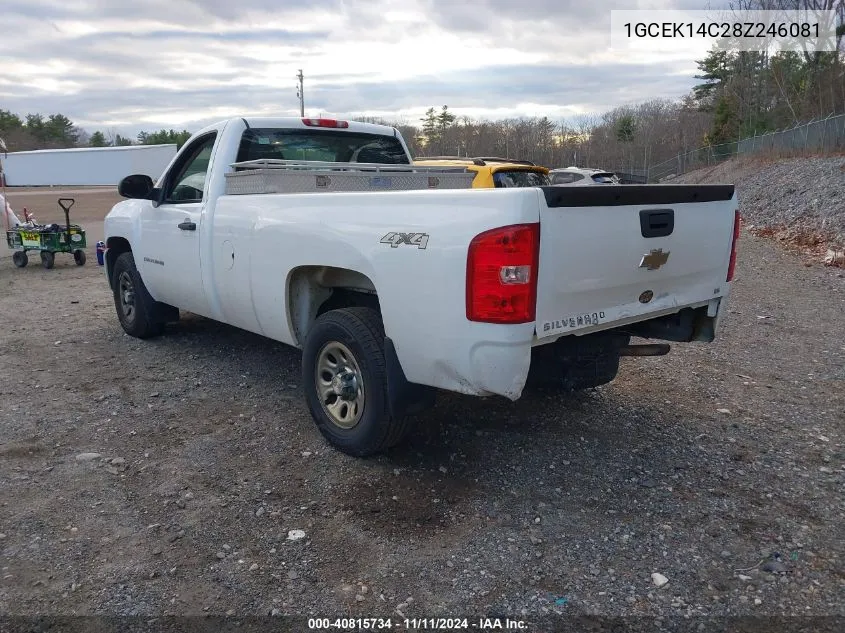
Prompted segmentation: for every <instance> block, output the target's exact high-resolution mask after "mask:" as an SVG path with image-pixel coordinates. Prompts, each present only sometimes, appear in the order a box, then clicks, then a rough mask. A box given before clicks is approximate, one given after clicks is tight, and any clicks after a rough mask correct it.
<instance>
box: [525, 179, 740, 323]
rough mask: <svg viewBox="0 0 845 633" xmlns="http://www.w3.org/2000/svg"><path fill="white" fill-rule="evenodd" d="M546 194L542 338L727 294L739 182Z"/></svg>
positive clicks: (563, 190)
mask: <svg viewBox="0 0 845 633" xmlns="http://www.w3.org/2000/svg"><path fill="white" fill-rule="evenodd" d="M541 191H542V194H543V195H542V196H541V198H540V261H539V276H538V279H537V318H536V322H537V336H538V337H540V338H542V337H546V336H552V335H559V334H561V333H564V334H568V333H570V332H575V333H578V334H584V333H587V332H590V331H594V330H597V329H599V330H600V329H603V328H606V327H609V326H614V325H618V324H619V322H620V321H623V322H634V321H641V320H644V319H648V318H650V317H651V316H656V313H667V312H674V311H677V310H679V309H680V308H682V307H684V306H689V305H694V304H699V305H702V304H705V303H707V302H708V301H710V300H711V299H714V298H716V297H719V296H722V295H724V294H726V293H727V291H728V288H729V286H730V284H728V283H726V282H725V277H726V274H727V270H728V262H729V260H730V251H731V241H732V236H733V223H734V211H735V209H736V198H735V197H734V186H733V185H605V186H596V187H542V188H541Z"/></svg>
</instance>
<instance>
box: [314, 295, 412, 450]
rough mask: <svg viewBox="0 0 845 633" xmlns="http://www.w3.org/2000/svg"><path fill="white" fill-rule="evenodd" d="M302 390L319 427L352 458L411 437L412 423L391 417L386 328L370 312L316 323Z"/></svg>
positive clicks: (335, 313) (334, 315) (343, 313)
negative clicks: (388, 393) (385, 357)
mask: <svg viewBox="0 0 845 633" xmlns="http://www.w3.org/2000/svg"><path fill="white" fill-rule="evenodd" d="M302 385H303V387H304V389H305V400H306V402H307V404H308V409H309V411H310V412H311V416H312V417H313V418H314V421H315V422H316V423H317V428H318V429H319V430H320V432H321V433H322V434H323V436H324V437H325V438H326V440H328V442H329V443H330V444H331V445H332V446H334V447H335V448H337V449H338V450H340V451H342V452H344V453H346V454H347V455H352V456H354V457H368V456H370V455H375V454H377V453H380V452H382V451H384V450H386V449H388V448H390V447H391V446H394V445H396V444H398V443H399V442H400V441H401V440H402V438H403V437H404V436H405V434H406V433H407V430H408V423H407V419H405V418H402V419H395V418H393V417H392V416H391V414H390V404H389V399H388V395H387V371H386V369H385V359H384V326H383V324H382V321H381V316H380V315H379V313H378V312H376V311H375V310H373V309H371V308H343V309H340V310H330V311H329V312H326V313H325V314H323V315H321V316H320V317H318V318H317V320H316V321H315V322H314V325H313V327H312V328H311V331H310V332H309V333H308V338H307V340H306V341H305V346H304V348H303V350H302Z"/></svg>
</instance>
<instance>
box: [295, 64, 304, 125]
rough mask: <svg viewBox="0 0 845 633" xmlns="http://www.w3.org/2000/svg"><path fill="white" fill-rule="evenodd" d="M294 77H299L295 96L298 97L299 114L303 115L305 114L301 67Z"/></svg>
mask: <svg viewBox="0 0 845 633" xmlns="http://www.w3.org/2000/svg"><path fill="white" fill-rule="evenodd" d="M296 78H297V79H299V86H298V87H297V89H296V96H297V97H299V116H301V117H304V116H305V91H304V90H303V87H302V80H303V76H302V69H301V68H300V69H299V74H298V75H297V76H296Z"/></svg>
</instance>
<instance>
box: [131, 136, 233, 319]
mask: <svg viewBox="0 0 845 633" xmlns="http://www.w3.org/2000/svg"><path fill="white" fill-rule="evenodd" d="M216 139H217V132H209V133H208V134H204V135H202V136H200V137H198V138H196V139H194V140H193V141H191V143H190V145H189V146H188V147H185V148H184V151H183V152H181V153H180V154H181V155H180V157H179V159H178V160H177V161H176V162H175V163H174V164H173V165H172V167H171V169H170V171H169V172H168V173H167V175H166V176H165V178H164V179H163V181H162V183H161V186H162V188H163V191H162V198H161V200H162V202H161V204H159V205H158V207H153V206H152V205H150V206H149V207H147V208H145V209H144V210H143V212H142V213H141V234H142V235H143V244H142V251H143V252H142V253H140V257H138V256H136V258H135V259H136V265H139V266H140V267H141V268H140V270H141V276H142V277H143V279H144V283H145V284H146V285H147V287H148V288H149V289H150V293H151V294H152V295H153V297H154V298H155V299H156V300H158V301H163V302H164V303H168V304H170V305H173V306H176V307H178V308H181V309H183V310H187V311H189V312H193V313H195V314H199V315H203V316H208V314H209V308H208V299H207V297H206V296H205V292H204V290H203V285H202V267H201V266H200V222H201V219H202V211H203V207H204V205H205V204H206V203H207V193H206V186H205V185H206V176H207V174H208V169H209V166H210V163H211V155H212V150H213V148H214V143H215V141H216ZM139 259H140V261H138V260H139Z"/></svg>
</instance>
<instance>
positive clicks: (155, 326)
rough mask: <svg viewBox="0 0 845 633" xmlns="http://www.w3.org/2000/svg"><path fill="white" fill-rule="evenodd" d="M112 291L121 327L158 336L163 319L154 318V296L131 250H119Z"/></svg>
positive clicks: (133, 333) (139, 334)
mask: <svg viewBox="0 0 845 633" xmlns="http://www.w3.org/2000/svg"><path fill="white" fill-rule="evenodd" d="M112 279H113V280H114V281H113V282H112V283H113V286H112V293H113V294H114V306H115V309H116V310H117V318H118V320H120V325H121V327H122V328H123V331H124V332H126V333H127V334H129V335H130V336H134V337H136V338H150V337H153V336H158V335H159V334H161V333H162V332H163V331H164V323H163V322H162V321H158V320H156V319H155V318H154V315H155V300H154V299H153V298H152V296H150V293H149V292H148V291H147V287H146V286H145V285H144V282H143V280H142V279H141V275H140V273H139V272H138V269H137V268H136V267H135V258H134V257H133V256H132V253H131V252H126V253H122V254H121V255H120V257H118V258H117V261H116V262H115V263H114V270H113V271H112Z"/></svg>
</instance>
